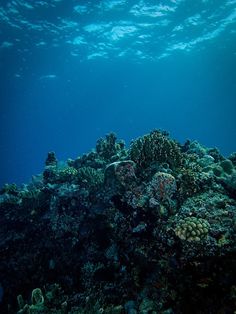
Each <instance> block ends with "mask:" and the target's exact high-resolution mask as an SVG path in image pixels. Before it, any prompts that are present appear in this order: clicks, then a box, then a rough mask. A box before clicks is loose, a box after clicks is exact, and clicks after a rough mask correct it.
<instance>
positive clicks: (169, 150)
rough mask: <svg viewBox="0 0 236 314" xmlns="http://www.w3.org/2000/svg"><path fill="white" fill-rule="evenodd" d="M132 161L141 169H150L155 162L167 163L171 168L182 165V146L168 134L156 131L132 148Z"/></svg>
mask: <svg viewBox="0 0 236 314" xmlns="http://www.w3.org/2000/svg"><path fill="white" fill-rule="evenodd" d="M129 154H130V159H131V160H133V161H134V162H135V163H136V164H137V165H138V166H139V167H144V168H146V167H148V166H150V165H151V164H152V163H153V162H157V163H167V164H168V165H169V166H170V167H171V168H176V167H179V166H181V164H182V157H183V155H182V153H181V151H180V146H179V145H178V144H177V143H176V142H175V141H174V140H172V139H170V138H169V136H168V134H167V133H166V132H162V131H160V130H154V131H152V132H151V133H149V134H146V135H144V136H142V137H140V138H138V139H137V140H135V141H133V142H132V144H131V147H130V151H129Z"/></svg>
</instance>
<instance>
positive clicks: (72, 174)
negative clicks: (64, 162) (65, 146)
mask: <svg viewBox="0 0 236 314" xmlns="http://www.w3.org/2000/svg"><path fill="white" fill-rule="evenodd" d="M77 174H78V171H77V170H76V169H75V168H73V167H65V168H63V169H60V170H59V171H58V174H57V176H58V180H59V181H60V182H68V181H69V182H71V181H73V180H74V179H75V178H76V176H77Z"/></svg>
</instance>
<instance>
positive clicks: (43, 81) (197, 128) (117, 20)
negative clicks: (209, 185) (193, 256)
mask: <svg viewBox="0 0 236 314" xmlns="http://www.w3.org/2000/svg"><path fill="white" fill-rule="evenodd" d="M0 83H1V84H0V103H1V106H0V185H2V184H4V183H6V182H9V183H11V182H15V183H18V184H20V183H23V182H28V181H29V180H30V178H31V176H32V175H33V174H37V173H40V172H41V171H42V169H43V165H44V160H45V157H46V154H47V152H48V151H51V150H54V151H55V152H56V155H57V157H58V159H60V160H66V159H67V158H70V157H71V158H75V157H77V156H78V155H81V154H82V153H85V152H88V151H89V150H91V149H92V148H93V147H94V146H95V143H96V140H97V139H98V138H99V137H101V136H104V135H105V134H106V133H108V132H110V131H114V132H116V133H117V136H118V137H119V138H123V139H124V140H125V141H126V143H127V145H128V144H129V143H130V141H131V140H132V139H133V138H135V137H137V136H140V135H143V134H144V133H147V132H149V131H150V130H152V129H153V128H162V129H165V130H167V131H169V132H170V133H171V135H172V137H174V138H176V139H177V140H179V141H180V142H182V143H183V142H184V141H185V140H186V139H188V138H189V139H196V140H198V141H200V142H201V143H202V144H204V145H206V146H210V147H213V146H217V147H219V149H220V150H221V152H222V153H223V154H225V155H228V154H230V153H231V152H232V151H235V150H236V141H235V136H236V123H235V122H236V118H235V117H236V1H235V0H227V1H226V0H225V1H223V0H204V1H187V0H169V1H154V0H153V1H147V0H143V1H142V0H141V1H125V0H110V1H108V0H107V1H105V0H103V1H75V0H74V1H73V0H51V1H43V0H41V1H37V0H32V1H30V0H28V1H23V0H18V1H17V0H15V1H7V0H1V2H0Z"/></svg>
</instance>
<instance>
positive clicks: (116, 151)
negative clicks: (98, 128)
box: [96, 133, 125, 161]
mask: <svg viewBox="0 0 236 314" xmlns="http://www.w3.org/2000/svg"><path fill="white" fill-rule="evenodd" d="M124 147H125V143H124V141H119V142H117V137H116V135H115V133H110V134H108V135H106V137H105V138H101V139H99V140H98V141H97V144H96V152H97V154H98V155H99V157H100V158H102V159H105V160H107V161H116V160H118V159H119V158H120V157H122V156H124V155H125V149H124Z"/></svg>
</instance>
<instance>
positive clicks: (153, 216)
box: [0, 130, 236, 314]
mask: <svg viewBox="0 0 236 314" xmlns="http://www.w3.org/2000/svg"><path fill="white" fill-rule="evenodd" d="M235 160H236V158H235V153H233V154H231V155H230V156H229V157H228V158H226V157H224V156H222V155H221V154H220V152H219V151H218V150H217V149H216V148H207V147H204V146H202V145H201V144H200V143H198V142H196V141H194V142H191V141H187V142H186V143H185V144H184V145H181V144H180V143H177V142H176V141H175V140H173V139H171V138H170V137H169V135H168V134H167V133H166V132H163V131H159V130H155V131H153V132H151V133H149V134H147V135H144V136H142V137H140V138H138V139H136V140H134V141H133V142H132V144H131V146H130V147H128V148H126V147H125V145H124V142H123V141H119V140H117V138H116V136H115V135H114V134H113V133H111V134H109V135H107V136H106V137H105V138H103V139H100V140H98V142H97V145H96V148H95V150H92V151H91V152H89V153H87V154H84V155H82V156H79V157H78V158H76V159H75V160H72V159H69V160H67V162H58V161H57V158H56V155H55V153H54V152H50V153H48V156H47V158H46V161H45V168H44V170H43V172H42V174H40V175H38V176H35V177H33V179H32V181H31V182H30V183H28V184H24V185H22V186H16V185H15V184H6V185H4V186H3V187H2V189H1V190H0V211H1V215H0V224H1V229H0V254H1V261H0V274H1V284H0V288H1V290H0V312H1V313H9V314H11V313H12V314H13V313H16V312H17V310H18V313H19V314H23V313H27V314H29V313H30V314H31V313H47V314H50V313H54V314H55V313H58V314H59V313H60V314H66V313H67V314H75V313H81V314H88V313H91V314H93V313H104V314H125V313H128V314H137V313H141V314H147V313H160V314H167V313H173V314H174V313H193V314H198V313H203V314H204V313H233V311H234V310H235V304H236V293H235V281H234V278H235V277H236V271H235V266H234V265H235V264H236V257H235V249H236V232H235V231H236V162H235ZM36 287H38V288H36ZM30 294H31V299H30Z"/></svg>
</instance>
